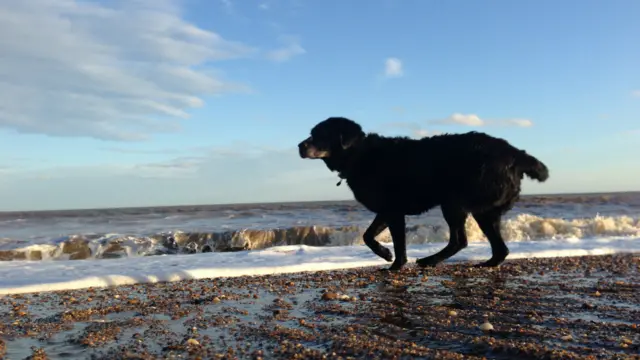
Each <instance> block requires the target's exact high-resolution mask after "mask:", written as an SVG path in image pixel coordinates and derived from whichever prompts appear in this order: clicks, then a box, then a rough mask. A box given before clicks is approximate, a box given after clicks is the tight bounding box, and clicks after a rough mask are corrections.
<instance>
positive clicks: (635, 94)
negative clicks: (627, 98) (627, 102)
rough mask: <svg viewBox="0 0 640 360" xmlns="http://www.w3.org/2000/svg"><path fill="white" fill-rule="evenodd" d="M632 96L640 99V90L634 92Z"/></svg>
mask: <svg viewBox="0 0 640 360" xmlns="http://www.w3.org/2000/svg"><path fill="white" fill-rule="evenodd" d="M631 96H633V97H637V98H640V90H634V91H632V92H631Z"/></svg>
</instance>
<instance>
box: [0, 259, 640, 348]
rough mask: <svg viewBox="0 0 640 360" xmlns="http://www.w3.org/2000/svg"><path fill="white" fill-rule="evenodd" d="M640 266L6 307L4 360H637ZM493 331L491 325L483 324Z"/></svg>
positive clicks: (314, 280) (418, 276) (540, 268)
mask: <svg viewBox="0 0 640 360" xmlns="http://www.w3.org/2000/svg"><path fill="white" fill-rule="evenodd" d="M639 267H640V254H634V255H616V256H590V257H573V258H555V259H531V260H512V261H507V262H506V263H505V264H504V265H503V266H501V267H500V268H498V269H477V268H470V267H469V263H466V262H465V263H459V264H448V265H443V266H440V267H437V268H433V269H426V270H423V269H418V268H417V267H416V266H415V265H411V266H408V267H407V268H406V269H405V270H403V271H402V272H399V273H384V272H379V271H378V268H363V269H357V270H345V271H330V272H312V273H299V274H285V275H275V276H260V277H238V278H218V279H207V280H187V281H180V282H175V283H159V284H141V285H135V286H120V287H114V288H91V289H84V290H75V291H61V292H51V293H38V294H25V295H13V296H5V297H3V298H0V338H1V339H2V340H1V341H0V354H3V355H4V358H5V359H25V358H29V359H60V358H68V359H92V358H93V359H178V358H190V359H198V358H201V359H211V358H212V359H236V358H238V359H260V358H264V359H273V358H283V359H305V358H312V359H330V358H331V359H332V358H343V359H347V358H367V359H376V358H378V359H401V358H433V359H436V358H437V359H462V358H464V359H481V358H496V359H540V358H542V359H589V358H593V359H640V356H639V355H637V354H640V271H639ZM485 322H488V323H490V324H491V325H488V324H485Z"/></svg>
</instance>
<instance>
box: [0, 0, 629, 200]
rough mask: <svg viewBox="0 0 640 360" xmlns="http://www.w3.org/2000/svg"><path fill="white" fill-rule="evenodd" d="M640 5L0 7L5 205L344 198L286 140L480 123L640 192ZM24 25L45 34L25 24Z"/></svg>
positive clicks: (589, 1) (571, 178)
mask: <svg viewBox="0 0 640 360" xmlns="http://www.w3.org/2000/svg"><path fill="white" fill-rule="evenodd" d="M637 18H640V2H638V1H635V0H617V1H611V2H605V1H593V0H565V1H551V0H539V1H510V0H495V1H480V0H478V1H458V0H451V1H431V0H412V1H409V0H407V1H401V0H371V1H366V2H365V1H311V0H266V1H257V0H256V1H250V0H244V1H240V0H209V1H205V0H182V1H180V0H175V1H174V0H136V1H125V0H118V1H80V0H65V1H55V0H23V1H11V2H10V1H5V2H2V3H0V47H1V48H2V49H3V57H2V58H0V151H1V153H2V154H3V155H2V156H1V157H0V199H2V201H1V202H0V210H32V209H61V208H63V209H64V208H93V207H114V206H147V205H176V204H209V203H233V202H263V201H296V200H326V199H350V198H352V196H351V194H350V192H349V191H348V189H347V188H346V187H345V186H342V187H336V186H335V183H336V181H337V177H336V175H335V174H332V173H330V172H329V171H328V170H327V169H326V168H325V167H324V165H323V164H322V163H321V162H319V161H310V160H302V159H299V158H298V156H297V152H296V150H295V146H296V144H297V143H298V142H299V141H300V140H302V139H303V138H305V137H306V136H307V135H308V132H309V130H310V128H311V127H312V126H313V125H314V124H315V123H317V122H319V121H321V120H323V119H325V118H327V117H329V116H347V117H350V118H353V119H354V120H356V121H358V122H359V123H361V124H362V125H363V127H364V128H365V130H367V131H376V132H380V133H383V134H388V135H409V136H414V137H417V136H424V135H427V136H428V135H432V134H436V133H439V132H465V131H469V130H480V131H486V132H488V133H490V134H493V135H496V136H500V137H504V138H506V139H507V140H509V141H510V142H512V143H513V144H514V145H516V146H518V147H521V148H524V149H526V150H527V151H529V152H530V153H532V154H534V155H535V156H537V157H539V158H540V159H542V160H543V161H544V162H545V163H547V165H548V166H549V167H550V169H551V178H550V180H549V181H548V182H546V183H544V184H536V183H533V182H532V181H529V180H526V181H525V184H524V191H525V193H557V192H592V191H621V190H640V188H638V185H637V184H638V181H637V179H638V178H640V166H638V165H639V163H638V158H637V154H638V153H639V152H640V146H639V145H638V142H637V141H638V139H639V138H640V125H639V124H640V122H639V121H638V118H639V117H640V72H639V71H638V65H637V64H640V47H638V46H637V45H633V44H636V43H637V42H638V36H639V35H640V22H638V21H637ZM34 24H37V26H36V25H34Z"/></svg>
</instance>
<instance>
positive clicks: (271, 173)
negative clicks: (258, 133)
mask: <svg viewBox="0 0 640 360" xmlns="http://www.w3.org/2000/svg"><path fill="white" fill-rule="evenodd" d="M0 173H2V175H3V176H2V177H0V181H1V182H2V184H3V186H0V198H2V199H3V201H2V203H0V211H1V210H24V209H42V208H47V207H48V208H58V207H59V205H60V204H64V205H65V206H66V207H71V208H92V207H96V206H104V207H119V206H136V205H137V206H139V205H140V204H144V205H147V206H153V205H170V204H207V203H209V204H212V203H235V202H266V201H304V200H321V199H332V198H333V199H339V198H343V199H349V198H351V197H352V195H351V194H350V192H349V190H348V188H347V187H345V186H342V187H339V188H337V187H336V186H335V184H336V179H337V175H335V174H334V173H331V172H330V171H329V170H327V168H326V166H324V164H323V163H322V162H320V161H310V160H303V159H300V156H299V155H298V151H297V149H295V148H287V149H270V150H267V149H262V150H259V151H258V149H249V150H245V149H241V148H240V147H239V146H238V147H236V148H229V149H222V150H221V149H209V150H206V151H203V152H202V153H200V154H195V155H193V156H177V157H170V158H168V159H166V160H163V161H156V162H141V163H138V164H126V165H125V164H116V163H102V164H95V165H91V166H72V167H71V166H68V167H46V168H43V167H41V168H38V169H22V170H21V169H7V170H6V171H5V170H0ZM230 173H233V176H230ZM43 179H46V181H43ZM17 184H19V185H20V186H16V185H17ZM114 189H117V192H115V193H114ZM168 189H170V191H167V190H168ZM70 193H73V194H74V196H73V197H69V194H70ZM47 194H48V195H47ZM56 205H57V206H56Z"/></svg>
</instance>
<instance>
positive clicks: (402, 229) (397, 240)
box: [386, 214, 407, 271]
mask: <svg viewBox="0 0 640 360" xmlns="http://www.w3.org/2000/svg"><path fill="white" fill-rule="evenodd" d="M386 219H387V224H388V225H389V232H391V239H392V240H393V252H394V253H395V255H396V259H395V261H394V262H393V264H391V267H389V270H390V271H396V270H400V269H402V267H403V266H404V265H405V264H406V263H407V239H406V224H405V218H404V215H402V214H396V215H392V216H388V217H387V218H386Z"/></svg>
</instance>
